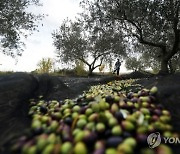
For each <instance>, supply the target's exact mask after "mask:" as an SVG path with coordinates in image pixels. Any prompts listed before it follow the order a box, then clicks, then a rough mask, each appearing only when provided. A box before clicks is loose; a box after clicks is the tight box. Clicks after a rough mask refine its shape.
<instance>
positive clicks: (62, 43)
mask: <svg viewBox="0 0 180 154" xmlns="http://www.w3.org/2000/svg"><path fill="white" fill-rule="evenodd" d="M89 21H90V20H88V21H86V20H85V18H84V17H82V16H81V19H79V20H77V21H74V22H72V21H70V20H65V21H64V22H63V23H62V25H61V26H60V28H59V30H56V31H55V32H54V33H53V34H52V35H53V39H54V46H55V47H56V49H57V54H58V56H59V58H60V59H61V60H62V61H64V62H69V61H70V62H71V63H72V62H75V61H76V60H80V61H82V62H83V63H84V64H86V65H87V66H88V69H89V74H92V72H93V70H94V69H96V68H97V67H99V66H100V65H101V64H102V62H103V61H106V60H108V59H110V58H111V59H112V57H113V56H115V55H119V56H121V57H122V56H124V55H125V49H124V45H123V44H122V42H123V41H122V39H123V37H122V34H121V33H119V31H118V30H117V28H118V27H113V28H112V27H108V28H104V29H102V28H101V26H100V25H97V23H96V22H89Z"/></svg>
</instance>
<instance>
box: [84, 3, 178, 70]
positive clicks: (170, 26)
mask: <svg viewBox="0 0 180 154" xmlns="http://www.w3.org/2000/svg"><path fill="white" fill-rule="evenodd" d="M82 6H87V7H86V10H87V9H88V11H89V13H88V14H91V15H93V17H94V18H93V19H94V20H99V21H100V22H101V23H104V25H105V26H112V25H117V24H119V29H120V31H121V32H122V33H124V34H125V35H126V38H127V39H128V40H129V42H130V45H131V46H130V47H131V48H132V46H134V48H135V49H137V48H138V46H139V44H141V45H144V46H145V47H147V48H149V47H150V48H151V49H152V50H148V52H149V53H152V52H153V53H152V55H154V56H155V57H159V61H160V63H161V70H160V72H161V73H168V71H169V69H168V64H169V62H170V60H171V59H172V58H173V56H174V55H175V54H177V53H179V52H180V1H179V0H92V1H88V0H84V1H83V2H82ZM146 51H147V50H145V51H144V52H146Z"/></svg>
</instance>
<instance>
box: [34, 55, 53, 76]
mask: <svg viewBox="0 0 180 154" xmlns="http://www.w3.org/2000/svg"><path fill="white" fill-rule="evenodd" d="M53 67H54V62H53V60H52V59H51V58H43V59H42V60H40V61H39V63H38V64H37V69H36V72H37V73H50V72H53Z"/></svg>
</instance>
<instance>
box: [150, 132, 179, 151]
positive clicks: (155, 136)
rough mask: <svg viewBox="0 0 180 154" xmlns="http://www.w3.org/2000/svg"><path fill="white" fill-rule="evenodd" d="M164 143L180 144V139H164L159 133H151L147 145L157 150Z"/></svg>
mask: <svg viewBox="0 0 180 154" xmlns="http://www.w3.org/2000/svg"><path fill="white" fill-rule="evenodd" d="M161 142H164V143H165V144H167V143H168V144H180V138H178V137H162V136H161V134H160V133H159V132H155V133H151V134H150V135H149V136H148V137H147V143H148V145H149V147H150V148H152V149H153V148H156V147H157V146H159V145H160V144H161Z"/></svg>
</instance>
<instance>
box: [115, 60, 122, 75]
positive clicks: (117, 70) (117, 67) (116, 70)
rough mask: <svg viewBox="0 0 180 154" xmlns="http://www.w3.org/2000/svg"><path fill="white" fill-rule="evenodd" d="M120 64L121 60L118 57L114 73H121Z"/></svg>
mask: <svg viewBox="0 0 180 154" xmlns="http://www.w3.org/2000/svg"><path fill="white" fill-rule="evenodd" d="M120 66H121V62H120V61H119V59H117V61H116V63H115V68H114V72H113V73H115V72H117V75H119V70H120Z"/></svg>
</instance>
